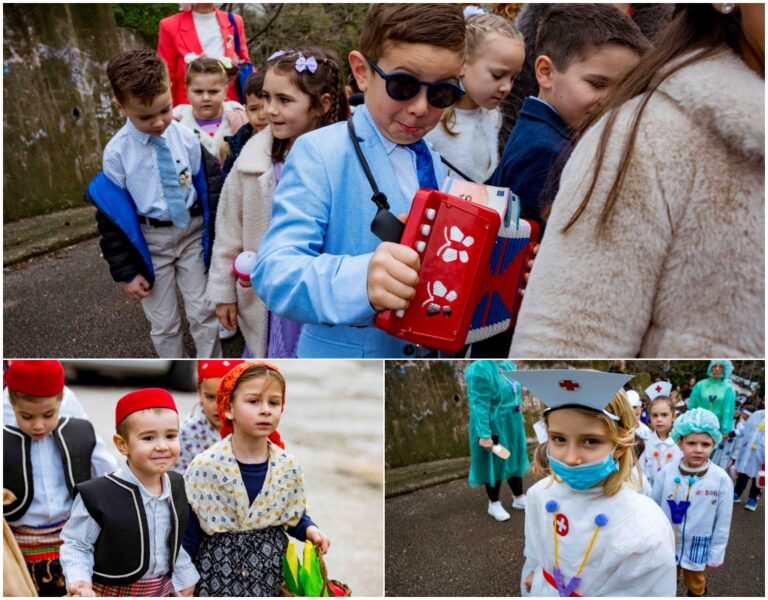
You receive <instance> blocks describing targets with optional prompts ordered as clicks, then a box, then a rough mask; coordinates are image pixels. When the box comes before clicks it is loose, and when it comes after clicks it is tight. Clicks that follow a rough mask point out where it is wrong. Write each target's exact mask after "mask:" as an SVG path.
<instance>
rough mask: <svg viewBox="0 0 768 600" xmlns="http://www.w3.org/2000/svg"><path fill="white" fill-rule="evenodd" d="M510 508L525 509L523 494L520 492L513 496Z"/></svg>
mask: <svg viewBox="0 0 768 600" xmlns="http://www.w3.org/2000/svg"><path fill="white" fill-rule="evenodd" d="M512 508H517V509H518V510H525V494H521V495H520V496H514V500H512Z"/></svg>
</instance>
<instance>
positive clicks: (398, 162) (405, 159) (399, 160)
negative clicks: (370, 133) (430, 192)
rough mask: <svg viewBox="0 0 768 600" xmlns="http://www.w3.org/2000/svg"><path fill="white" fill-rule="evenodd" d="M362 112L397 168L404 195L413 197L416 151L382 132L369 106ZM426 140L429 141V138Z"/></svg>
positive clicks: (415, 189) (417, 185) (416, 189)
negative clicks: (374, 120)
mask: <svg viewBox="0 0 768 600" xmlns="http://www.w3.org/2000/svg"><path fill="white" fill-rule="evenodd" d="M360 112H362V113H363V114H364V115H365V118H366V119H367V120H368V123H369V124H370V126H371V128H372V129H373V130H374V131H375V132H376V134H377V135H378V136H379V139H380V140H381V145H382V146H384V152H386V153H387V156H388V157H389V162H391V163H392V168H393V169H394V170H395V175H396V176H397V183H398V184H400V190H401V191H402V192H403V195H404V196H405V197H406V198H413V197H414V196H415V195H416V192H417V191H418V189H419V176H418V172H417V170H416V153H415V152H414V151H413V150H411V149H409V148H408V147H406V146H403V145H401V144H396V143H395V142H393V141H392V140H390V139H389V138H387V137H386V136H385V135H384V134H383V133H381V130H380V129H379V128H378V127H376V124H375V123H374V122H373V118H372V117H371V113H370V112H369V111H368V107H367V106H365V105H363V107H362V110H361V111H360ZM424 141H425V142H427V140H424ZM427 145H428V146H429V147H430V148H431V149H432V150H434V147H433V146H432V144H430V143H429V142H427ZM373 176H374V177H376V174H375V173H374V175H373ZM377 183H378V181H377ZM437 183H438V185H441V184H442V183H443V182H442V181H438V182H437ZM397 216H399V215H397Z"/></svg>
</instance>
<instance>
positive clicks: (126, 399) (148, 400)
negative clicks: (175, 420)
mask: <svg viewBox="0 0 768 600" xmlns="http://www.w3.org/2000/svg"><path fill="white" fill-rule="evenodd" d="M147 408H170V409H171V410H172V411H174V412H175V413H177V414H178V412H179V411H178V409H177V408H176V403H175V402H174V401H173V396H171V394H170V392H168V391H167V390H164V389H162V388H146V389H143V390H136V391H135V392H131V393H130V394H126V395H125V396H123V397H122V398H120V400H118V401H117V406H116V407H115V426H118V425H119V424H120V422H121V421H122V420H123V419H125V417H127V416H128V415H130V414H132V413H135V412H136V411H139V410H146V409H147Z"/></svg>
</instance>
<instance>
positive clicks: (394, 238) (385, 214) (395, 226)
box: [347, 117, 405, 242]
mask: <svg viewBox="0 0 768 600" xmlns="http://www.w3.org/2000/svg"><path fill="white" fill-rule="evenodd" d="M347 128H348V129H349V137H351V138H352V144H353V145H354V147H355V153H356V154H357V158H358V160H359V161H360V165H361V166H362V167H363V171H364V172H365V176H366V178H367V179H368V183H370V184H371V189H372V190H373V196H371V200H372V201H373V203H374V204H375V205H376V207H377V208H378V210H377V211H376V216H374V217H373V221H371V232H372V233H373V235H375V236H376V237H377V238H379V239H380V240H381V241H383V242H399V241H400V238H401V237H402V236H403V229H404V228H405V225H404V224H403V223H402V222H401V221H400V219H398V218H397V217H396V216H395V215H393V214H392V211H390V210H389V202H388V201H387V196H386V195H385V194H384V192H382V191H381V190H379V186H378V185H376V180H375V179H374V178H373V173H371V168H370V167H369V166H368V161H367V160H365V155H364V154H363V149H362V148H361V147H360V142H359V141H358V139H357V132H356V131H355V126H354V124H353V123H352V117H350V118H349V119H347Z"/></svg>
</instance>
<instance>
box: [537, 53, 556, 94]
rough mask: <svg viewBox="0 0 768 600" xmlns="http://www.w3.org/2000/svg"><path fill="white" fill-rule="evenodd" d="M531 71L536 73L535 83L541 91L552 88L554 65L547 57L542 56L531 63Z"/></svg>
mask: <svg viewBox="0 0 768 600" xmlns="http://www.w3.org/2000/svg"><path fill="white" fill-rule="evenodd" d="M533 70H534V71H535V73H536V81H538V83H539V87H540V88H541V89H543V90H549V89H550V88H551V87H552V78H553V76H554V74H555V70H556V69H555V65H554V64H553V63H552V59H551V58H549V56H546V55H542V56H539V57H538V58H537V59H536V62H534V63H533Z"/></svg>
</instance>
